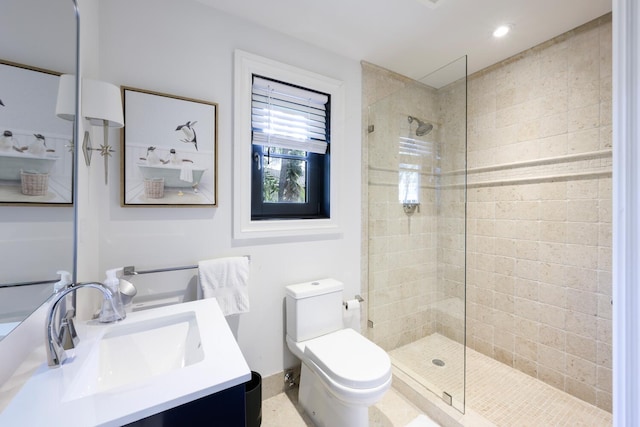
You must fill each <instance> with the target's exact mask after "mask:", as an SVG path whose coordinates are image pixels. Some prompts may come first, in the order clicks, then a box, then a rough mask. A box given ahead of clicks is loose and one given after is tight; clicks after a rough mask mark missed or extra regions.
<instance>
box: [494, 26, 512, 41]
mask: <svg viewBox="0 0 640 427" xmlns="http://www.w3.org/2000/svg"><path fill="white" fill-rule="evenodd" d="M510 29H511V28H510V27H509V26H508V25H500V26H499V27H498V28H496V29H495V30H494V31H493V37H498V38H499V37H504V36H506V35H507V33H508V32H509V30H510Z"/></svg>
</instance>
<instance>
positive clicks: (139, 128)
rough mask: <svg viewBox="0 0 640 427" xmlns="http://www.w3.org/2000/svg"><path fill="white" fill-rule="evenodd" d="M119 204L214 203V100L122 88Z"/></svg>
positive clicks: (185, 204) (215, 132)
mask: <svg viewBox="0 0 640 427" xmlns="http://www.w3.org/2000/svg"><path fill="white" fill-rule="evenodd" d="M122 99H123V103H124V122H125V126H124V128H122V130H121V144H122V149H121V150H120V152H121V156H122V159H121V163H120V164H121V178H122V179H121V191H120V193H121V205H122V206H123V207H154V206H163V207H167V206H176V207H179V206H182V207H203V206H217V204H218V201H217V171H218V168H217V158H218V156H217V139H218V138H217V135H218V104H216V103H215V102H209V101H203V100H197V99H191V98H184V97H180V96H175V95H168V94H164V93H158V92H151V91H147V90H142V89H136V88H132V87H126V86H123V87H122Z"/></svg>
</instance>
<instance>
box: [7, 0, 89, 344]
mask: <svg viewBox="0 0 640 427" xmlns="http://www.w3.org/2000/svg"><path fill="white" fill-rule="evenodd" d="M77 28H78V27H77V19H76V12H75V1H72V0H2V2H0V61H1V62H3V64H0V100H1V101H2V104H3V105H0V137H3V138H4V140H3V141H0V142H2V143H4V144H5V145H6V148H7V151H6V152H7V153H11V154H13V153H15V154H16V156H18V157H15V156H14V159H15V158H19V160H20V161H22V158H21V157H20V156H23V157H24V158H27V157H30V158H37V157H40V158H47V157H48V160H51V162H52V163H54V164H53V165H52V169H50V170H48V171H47V172H44V171H42V170H39V169H38V168H39V167H40V166H33V164H32V163H25V164H21V165H20V166H19V167H18V169H17V171H18V172H16V176H15V177H14V176H13V175H11V176H9V175H7V176H4V175H1V176H0V204H1V205H0V236H2V238H1V239H0V267H1V268H0V339H2V337H4V336H5V335H6V334H8V333H9V332H10V331H11V330H12V329H13V328H14V327H15V326H17V325H18V324H19V323H20V322H21V321H22V320H23V319H24V318H26V317H27V316H28V315H29V314H31V313H32V312H33V310H35V309H36V308H37V307H38V306H40V305H41V304H42V303H43V302H44V301H45V300H46V299H47V298H48V297H49V296H50V295H51V293H52V290H53V283H54V282H56V281H57V278H58V275H57V274H56V272H57V271H59V270H66V271H69V272H70V273H72V277H74V278H75V271H74V269H75V266H74V259H75V254H74V240H75V239H74V237H75V222H74V218H75V207H74V206H73V205H72V198H74V197H76V195H75V194H74V192H73V189H72V188H73V186H74V184H72V176H73V175H72V173H73V169H74V168H73V166H72V165H73V163H74V156H73V153H72V152H71V151H69V150H70V147H69V145H70V142H71V141H70V140H72V139H73V133H74V122H72V121H64V120H62V119H59V118H57V117H56V116H55V104H56V97H57V81H58V79H59V77H58V75H59V74H64V73H69V74H76V69H77ZM3 91H4V92H6V93H7V95H6V98H3ZM9 100H11V101H9ZM19 104H22V105H21V106H20V107H19V108H18V106H19ZM52 107H53V111H51V108H52ZM5 131H9V133H5ZM38 134H39V135H41V136H44V138H40V137H38V136H36V135H38ZM58 138H59V140H58ZM42 139H44V141H42ZM32 143H33V144H34V147H33V148H30V146H31V144H32ZM35 143H42V146H40V147H38V146H36V145H35ZM0 145H1V144H0ZM14 147H15V148H14ZM39 149H40V151H38V150H39ZM0 150H2V146H0ZM5 154H6V153H5ZM5 157H12V156H10V155H8V154H7V155H6V156H5ZM3 169H5V170H6V169H7V168H6V167H3ZM21 169H22V170H23V172H27V175H28V174H29V173H31V174H32V175H40V176H38V177H36V178H37V180H34V179H32V178H34V177H31V176H28V177H27V179H26V183H23V182H22V179H23V177H22V174H20V175H17V174H19V173H20V170H21ZM25 169H26V171H25ZM45 177H46V178H47V179H46V180H44V178H45ZM45 183H46V186H47V191H48V192H49V191H50V190H51V189H52V188H53V189H55V190H56V191H57V193H59V195H60V197H59V198H57V199H56V200H55V201H53V199H46V200H42V199H45V198H46V197H44V195H45V194H48V193H45V192H44V190H42V188H43V185H45ZM34 188H36V189H37V188H40V190H34ZM3 189H4V190H5V191H8V192H5V193H2V190H3ZM25 189H26V193H25V191H24V190H25ZM11 191H13V193H11ZM34 191H35V192H37V191H42V192H41V193H39V194H35V193H34ZM11 194H13V195H11ZM52 201H53V202H52Z"/></svg>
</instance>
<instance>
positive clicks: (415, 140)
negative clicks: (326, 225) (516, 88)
mask: <svg viewBox="0 0 640 427" xmlns="http://www.w3.org/2000/svg"><path fill="white" fill-rule="evenodd" d="M466 105H467V99H466V57H463V58H461V59H459V60H458V61H456V62H454V63H452V64H449V65H447V66H446V67H444V68H442V69H440V70H438V71H437V72H436V73H434V74H432V75H429V76H426V77H425V78H423V79H420V81H409V80H407V81H406V82H404V84H403V85H402V87H401V88H399V89H398V90H396V91H393V92H392V93H391V94H389V95H388V96H386V97H384V98H383V99H380V100H377V101H376V102H375V103H374V104H372V105H370V106H369V110H368V113H369V117H368V120H369V133H368V138H367V152H368V156H367V159H366V162H367V173H368V177H369V179H368V195H367V199H368V221H367V222H368V230H367V232H368V283H369V326H370V327H371V329H370V330H369V336H370V337H371V338H372V339H373V340H374V341H375V342H376V343H377V344H378V345H380V346H382V347H383V348H384V349H385V350H387V351H388V352H389V354H390V355H391V358H392V362H393V364H394V366H395V367H396V368H397V369H399V370H401V371H403V372H404V373H405V374H407V375H408V376H410V377H411V378H412V379H413V380H415V381H416V382H418V383H419V384H421V385H422V386H423V387H426V388H427V389H429V390H430V391H431V392H433V393H435V394H436V395H437V396H440V397H442V399H443V400H445V401H446V402H447V403H450V404H451V405H452V406H454V407H455V408H456V409H458V410H460V411H461V412H464V385H465V315H466V312H465V263H466V260H465V240H466V236H465V230H466V108H467V107H466Z"/></svg>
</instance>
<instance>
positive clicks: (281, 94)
mask: <svg viewBox="0 0 640 427" xmlns="http://www.w3.org/2000/svg"><path fill="white" fill-rule="evenodd" d="M234 56H235V60H234V117H233V120H234V146H233V150H234V156H233V173H234V179H233V188H234V191H233V205H234V213H233V236H234V238H235V239H251V238H262V237H288V236H305V235H308V236H311V235H327V234H336V233H340V232H342V230H341V228H340V225H339V218H340V205H339V203H338V201H339V197H338V193H337V190H339V186H338V185H337V183H338V182H340V181H339V179H340V176H341V170H342V165H343V164H344V163H343V162H344V161H345V159H343V158H342V157H343V156H342V153H343V152H344V88H343V84H342V82H340V81H338V80H335V79H332V78H329V77H326V76H322V75H320V74H317V73H314V72H311V71H308V70H304V69H301V68H297V67H294V66H291V65H287V64H283V63H280V62H277V61H274V60H271V59H267V58H263V57H260V56H258V55H254V54H251V53H247V52H243V51H239V50H236V51H235V53H234ZM254 98H255V102H256V104H255V105H254ZM254 107H255V108H254ZM292 111H294V113H293V114H289V115H285V116H284V117H287V119H286V120H284V122H282V121H279V120H278V121H277V120H276V116H277V114H278V113H283V112H286V113H291V112H292ZM254 112H255V113H256V114H255V115H254V114H253V113H254ZM269 115H271V116H269ZM323 115H324V119H322V116H323ZM296 117H297V118H296ZM323 120H324V122H323ZM276 123H278V124H280V125H282V126H283V127H281V128H278V127H277V126H276ZM289 128H293V129H295V130H293V129H289ZM301 129H304V130H303V131H301ZM342 188H345V187H342ZM340 197H347V195H346V193H345V192H344V191H342V193H341V194H340ZM252 199H253V200H257V201H258V202H257V203H255V204H254V203H253V202H252Z"/></svg>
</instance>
